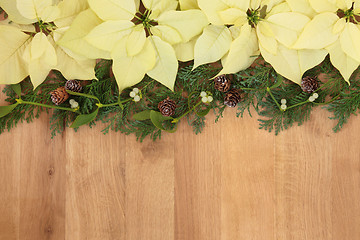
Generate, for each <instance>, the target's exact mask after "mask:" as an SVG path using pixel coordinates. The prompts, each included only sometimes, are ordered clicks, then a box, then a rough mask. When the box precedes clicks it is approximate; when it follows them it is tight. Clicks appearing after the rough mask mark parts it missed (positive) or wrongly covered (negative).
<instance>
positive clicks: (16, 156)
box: [0, 100, 23, 240]
mask: <svg viewBox="0 0 360 240" xmlns="http://www.w3.org/2000/svg"><path fill="white" fill-rule="evenodd" d="M0 101H1V100H0ZM22 131H23V129H22V128H21V127H18V128H17V129H13V130H12V131H11V132H6V133H3V134H2V135H0V213H1V214H0V239H8V240H13V239H19V227H20V225H19V223H20V219H19V218H20V208H19V205H20V198H19V197H20V196H19V194H20V184H19V180H20V171H19V170H20V162H21V157H20V156H21V151H20V147H21V142H20V139H21V133H22Z"/></svg>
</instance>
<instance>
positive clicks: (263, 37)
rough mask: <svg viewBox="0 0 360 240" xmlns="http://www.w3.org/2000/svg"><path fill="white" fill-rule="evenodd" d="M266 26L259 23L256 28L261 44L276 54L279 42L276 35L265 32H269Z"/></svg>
mask: <svg viewBox="0 0 360 240" xmlns="http://www.w3.org/2000/svg"><path fill="white" fill-rule="evenodd" d="M264 23H265V22H264ZM264 28H266V27H265V24H259V25H258V27H257V28H256V32H257V36H258V39H259V44H260V45H261V46H262V47H263V48H265V49H266V50H267V51H268V52H270V53H271V54H276V53H277V46H278V42H277V41H276V39H275V37H274V36H269V35H270V34H269V33H268V34H264V31H265V32H267V31H266V30H265V29H264ZM262 29H264V30H262Z"/></svg>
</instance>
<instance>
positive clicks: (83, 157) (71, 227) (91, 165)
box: [66, 125, 126, 240]
mask: <svg viewBox="0 0 360 240" xmlns="http://www.w3.org/2000/svg"><path fill="white" fill-rule="evenodd" d="M102 127H103V126H101V125H99V126H96V127H94V128H93V129H89V128H87V127H83V128H80V129H79V131H78V132H77V133H75V132H74V131H73V130H72V129H68V130H67V132H66V160H67V165H66V239H68V240H71V239H79V240H82V239H119V240H122V239H125V234H126V232H125V147H124V146H125V136H124V135H121V134H120V133H115V132H110V133H109V134H108V135H103V134H101V133H100V131H101V129H102Z"/></svg>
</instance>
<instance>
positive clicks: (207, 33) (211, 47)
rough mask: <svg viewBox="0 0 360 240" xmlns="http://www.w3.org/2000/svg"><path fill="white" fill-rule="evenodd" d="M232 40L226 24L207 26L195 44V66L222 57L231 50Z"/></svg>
mask: <svg viewBox="0 0 360 240" xmlns="http://www.w3.org/2000/svg"><path fill="white" fill-rule="evenodd" d="M231 42H232V38H231V33H230V30H229V29H228V28H227V27H226V26H215V25H209V26H207V27H206V28H205V29H204V31H203V34H202V35H201V36H200V37H199V39H198V40H197V42H196V44H195V50H194V53H195V55H194V68H196V67H198V66H200V65H202V64H205V63H211V62H216V61H217V60H219V59H221V58H222V57H223V56H224V55H225V54H226V53H227V52H228V51H229V49H230V45H231Z"/></svg>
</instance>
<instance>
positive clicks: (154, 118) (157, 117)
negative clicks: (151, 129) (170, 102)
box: [150, 110, 177, 133]
mask: <svg viewBox="0 0 360 240" xmlns="http://www.w3.org/2000/svg"><path fill="white" fill-rule="evenodd" d="M172 119H174V118H172V117H166V116H163V115H162V114H161V113H160V112H156V111H153V110H151V111H150V120H151V122H152V123H153V124H154V126H155V127H157V128H159V129H160V130H163V131H167V132H170V133H173V132H176V130H177V124H176V125H175V128H174V129H171V130H169V129H165V128H164V126H163V122H165V121H167V120H172Z"/></svg>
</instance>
